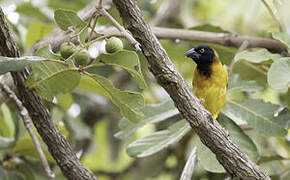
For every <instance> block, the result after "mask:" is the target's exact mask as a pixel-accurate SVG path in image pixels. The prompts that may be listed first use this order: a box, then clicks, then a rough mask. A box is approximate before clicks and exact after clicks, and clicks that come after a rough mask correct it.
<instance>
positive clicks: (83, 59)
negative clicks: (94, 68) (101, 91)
mask: <svg viewBox="0 0 290 180" xmlns="http://www.w3.org/2000/svg"><path fill="white" fill-rule="evenodd" d="M89 60H90V54H89V53H88V51H87V50H85V49H83V50H81V51H80V52H79V53H77V54H76V55H75V56H74V61H75V65H76V66H80V65H81V66H86V65H87V64H88V63H89Z"/></svg>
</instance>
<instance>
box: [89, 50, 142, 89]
mask: <svg viewBox="0 0 290 180" xmlns="http://www.w3.org/2000/svg"><path fill="white" fill-rule="evenodd" d="M100 62H101V63H105V64H107V65H115V66H119V67H121V68H124V69H125V70H127V71H128V72H129V73H130V74H131V75H132V77H133V78H134V79H135V80H136V81H137V83H138V85H139V87H140V88H141V89H145V88H146V82H145V80H144V77H143V75H142V73H141V67H140V62H139V58H138V55H137V54H136V53H135V52H134V51H128V50H121V51H117V52H115V53H112V54H101V55H100V56H98V57H97V59H96V61H94V62H93V64H94V63H95V64H97V63H100Z"/></svg>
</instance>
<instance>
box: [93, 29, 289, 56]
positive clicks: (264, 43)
mask: <svg viewBox="0 0 290 180" xmlns="http://www.w3.org/2000/svg"><path fill="white" fill-rule="evenodd" d="M151 29H152V31H153V33H154V34H155V36H156V37H158V38H159V39H173V40H175V39H180V40H186V41H199V42H205V43H216V44H220V45H224V46H232V47H236V48H239V47H240V46H241V45H242V44H243V42H244V41H247V42H248V43H249V44H248V48H266V49H268V50H270V51H273V52H279V53H285V54H287V49H286V47H285V46H284V45H283V44H282V43H281V42H280V41H278V40H274V39H269V38H260V37H251V36H240V35H238V34H230V33H213V32H205V31H196V30H186V29H175V28H163V27H151ZM98 31H99V32H100V33H102V34H110V33H114V34H117V35H118V36H122V34H121V33H120V32H118V30H117V29H116V28H114V27H108V28H105V29H104V28H103V29H100V30H98Z"/></svg>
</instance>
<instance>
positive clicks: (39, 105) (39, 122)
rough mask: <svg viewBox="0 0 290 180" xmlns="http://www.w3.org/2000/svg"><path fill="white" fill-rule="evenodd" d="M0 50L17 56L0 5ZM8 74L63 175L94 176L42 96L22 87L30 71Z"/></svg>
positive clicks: (84, 178) (89, 178)
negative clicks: (61, 130) (61, 129)
mask: <svg viewBox="0 0 290 180" xmlns="http://www.w3.org/2000/svg"><path fill="white" fill-rule="evenodd" d="M0 52H1V54H2V55H3V56H8V57H19V56H20V51H19V49H18V47H17V45H16V43H15V41H14V40H13V38H12V36H11V34H10V32H9V28H8V26H7V23H6V21H5V17H4V13H3V11H2V8H0ZM11 74H12V77H13V80H14V83H15V84H16V87H17V91H18V98H19V99H20V100H21V101H22V102H23V105H24V106H25V108H26V109H27V111H28V113H29V116H30V117H31V119H32V121H33V123H34V125H35V127H36V129H37V131H38V133H39V135H40V136H41V138H42V139H43V141H44V142H45V143H46V144H47V146H48V150H49V152H50V153H51V155H52V156H53V157H54V159H55V161H56V163H57V164H58V166H59V167H60V169H61V170H62V172H63V174H64V176H66V177H67V179H80V180H96V177H95V176H94V175H93V174H92V173H90V172H89V171H88V170H87V169H86V168H84V167H83V165H82V164H81V162H80V161H79V159H78V158H77V157H76V155H75V153H74V152H73V150H72V148H71V147H70V145H69V143H68V142H67V141H66V139H65V138H64V137H63V136H62V134H61V133H60V130H59V129H58V128H57V126H56V124H55V123H54V122H53V121H52V120H51V117H50V114H49V111H48V109H47V108H46V106H45V104H44V102H43V101H42V99H41V98H40V97H39V96H38V95H37V94H36V93H35V92H34V91H30V90H28V89H27V88H26V87H25V84H24V82H25V80H26V78H27V76H28V74H29V71H28V69H25V70H23V71H21V72H12V73H11Z"/></svg>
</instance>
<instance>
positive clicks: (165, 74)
mask: <svg viewBox="0 0 290 180" xmlns="http://www.w3.org/2000/svg"><path fill="white" fill-rule="evenodd" d="M113 2H114V3H115V5H116V7H117V9H118V11H119V12H120V15H121V17H122V19H123V24H124V25H125V27H126V28H127V29H128V30H129V31H130V32H131V33H132V35H133V37H134V38H135V39H136V40H137V41H138V42H139V43H140V44H141V48H142V51H143V53H144V55H145V56H146V58H147V60H148V62H149V68H150V71H151V72H152V73H153V74H154V76H155V78H156V79H157V80H158V82H159V84H160V85H161V86H162V87H163V88H164V89H165V90H166V91H167V92H168V94H169V95H170V97H171V98H172V99H173V101H174V103H175V105H176V107H177V108H178V110H179V111H180V113H181V114H182V115H183V117H184V118H185V119H186V120H187V121H188V122H189V123H190V125H191V127H192V128H193V129H194V131H195V132H196V133H197V134H198V135H199V137H200V139H201V141H202V142H203V143H204V144H205V145H206V146H207V147H209V148H210V149H211V151H212V152H213V153H215V155H216V157H217V160H218V161H219V162H220V163H221V164H222V165H223V167H224V168H225V169H226V170H227V171H228V173H229V174H231V175H232V176H233V177H240V178H244V179H257V180H258V179H259V180H260V179H265V180H269V179H270V177H269V176H267V175H266V174H265V173H264V172H263V171H261V170H260V168H259V167H258V166H257V165H256V164H254V163H253V162H252V161H251V160H250V159H249V158H248V157H247V155H246V154H245V153H243V152H242V151H241V150H240V149H239V148H238V147H237V146H236V145H235V144H234V143H233V142H232V141H231V140H230V139H229V137H228V134H227V133H226V132H225V130H224V129H223V128H222V127H221V125H220V124H219V123H218V122H217V121H216V120H215V119H213V118H212V116H211V115H210V113H209V112H208V111H207V110H206V109H205V108H204V107H203V106H202V105H201V104H200V103H199V101H198V99H197V98H196V97H194V96H193V94H192V92H191V90H190V88H189V87H188V85H187V83H186V82H185V81H184V79H183V78H182V76H181V75H180V74H179V73H178V71H177V69H176V67H175V66H174V65H173V63H172V62H171V61H170V59H169V57H168V55H167V54H166V52H165V50H164V49H163V48H162V46H161V45H160V43H159V42H158V40H157V38H156V37H155V36H154V34H153V32H152V30H151V28H150V26H149V25H148V24H147V23H146V22H145V20H144V17H143V15H142V13H141V11H140V9H139V8H138V6H137V4H136V1H135V0H113Z"/></svg>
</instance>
